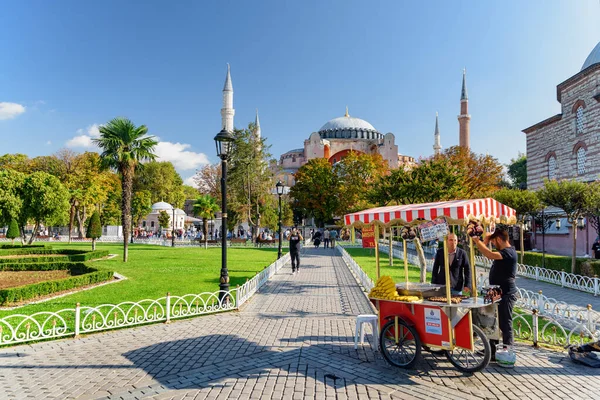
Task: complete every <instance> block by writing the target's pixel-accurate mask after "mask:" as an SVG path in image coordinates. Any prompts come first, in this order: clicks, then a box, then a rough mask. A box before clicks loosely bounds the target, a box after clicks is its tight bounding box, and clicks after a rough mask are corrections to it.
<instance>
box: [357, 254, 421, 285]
mask: <svg viewBox="0 0 600 400" xmlns="http://www.w3.org/2000/svg"><path fill="white" fill-rule="evenodd" d="M346 251H347V252H348V254H350V255H351V256H352V258H354V260H355V261H356V262H357V263H358V265H360V267H361V268H362V269H363V271H365V272H366V274H367V275H368V276H369V278H371V279H373V281H376V280H377V268H376V265H375V251H374V250H373V249H361V248H346ZM379 269H380V273H381V276H384V275H389V276H391V277H392V279H393V280H394V282H396V283H398V282H403V281H404V260H401V259H398V258H394V265H393V266H390V265H389V255H388V254H386V253H383V252H381V251H380V252H379ZM420 271H421V270H420V269H419V267H417V266H416V265H412V264H408V279H409V281H411V282H419V278H420V276H421V272H420ZM427 282H431V272H427Z"/></svg>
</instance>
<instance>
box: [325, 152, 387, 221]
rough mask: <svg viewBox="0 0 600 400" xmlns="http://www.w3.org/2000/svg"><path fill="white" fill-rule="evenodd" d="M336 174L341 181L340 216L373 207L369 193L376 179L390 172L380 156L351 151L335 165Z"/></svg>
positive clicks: (338, 211)
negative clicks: (369, 199)
mask: <svg viewBox="0 0 600 400" xmlns="http://www.w3.org/2000/svg"><path fill="white" fill-rule="evenodd" d="M333 170H334V173H336V174H337V175H338V179H339V184H340V185H339V209H338V210H337V214H338V215H344V214H347V213H349V212H354V211H359V210H364V209H366V208H369V207H370V206H371V203H370V202H369V201H368V196H367V192H368V191H369V190H370V188H371V186H373V184H374V182H375V181H376V179H377V178H378V177H380V176H385V175H386V174H387V172H388V167H387V163H386V162H385V161H384V160H383V157H381V155H379V154H375V155H371V154H364V153H357V152H354V151H351V152H350V153H348V155H347V156H346V157H345V158H343V159H342V160H341V161H340V162H338V163H337V164H335V166H334V168H333Z"/></svg>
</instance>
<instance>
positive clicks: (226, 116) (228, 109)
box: [221, 64, 235, 132]
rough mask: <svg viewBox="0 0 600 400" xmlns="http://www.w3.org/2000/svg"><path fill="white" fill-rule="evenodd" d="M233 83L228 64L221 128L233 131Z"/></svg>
mask: <svg viewBox="0 0 600 400" xmlns="http://www.w3.org/2000/svg"><path fill="white" fill-rule="evenodd" d="M234 115H235V110H234V109H233V85H232V84H231V73H230V70H229V64H227V77H226V78H225V86H223V108H221V128H222V129H224V130H226V131H228V132H233V116H234Z"/></svg>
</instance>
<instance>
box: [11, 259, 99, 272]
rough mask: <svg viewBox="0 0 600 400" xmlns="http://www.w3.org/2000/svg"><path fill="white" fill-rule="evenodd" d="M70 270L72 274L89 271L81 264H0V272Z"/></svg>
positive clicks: (58, 262) (55, 262) (64, 262)
mask: <svg viewBox="0 0 600 400" xmlns="http://www.w3.org/2000/svg"><path fill="white" fill-rule="evenodd" d="M66 269H68V270H70V271H72V272H73V270H75V271H80V270H84V271H85V270H86V269H90V267H88V266H87V265H85V264H84V263H82V262H69V261H64V260H62V261H52V262H44V263H28V262H13V263H4V264H0V271H57V270H66Z"/></svg>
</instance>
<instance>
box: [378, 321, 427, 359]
mask: <svg viewBox="0 0 600 400" xmlns="http://www.w3.org/2000/svg"><path fill="white" fill-rule="evenodd" d="M379 346H380V348H381V354H383V357H384V358H385V359H386V361H387V362H389V363H390V364H392V365H394V366H396V367H401V368H411V367H412V366H413V365H414V363H415V362H416V361H417V358H419V355H420V354H421V339H419V334H418V333H417V331H416V330H415V328H413V327H412V326H409V325H407V324H406V322H404V321H402V320H400V319H399V320H398V342H397V343H396V335H395V323H394V320H391V321H390V322H388V323H387V324H385V325H384V326H383V328H382V329H381V335H380V338H379Z"/></svg>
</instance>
